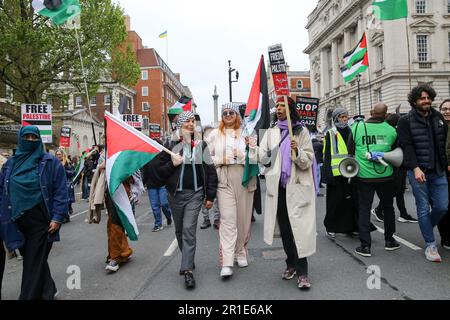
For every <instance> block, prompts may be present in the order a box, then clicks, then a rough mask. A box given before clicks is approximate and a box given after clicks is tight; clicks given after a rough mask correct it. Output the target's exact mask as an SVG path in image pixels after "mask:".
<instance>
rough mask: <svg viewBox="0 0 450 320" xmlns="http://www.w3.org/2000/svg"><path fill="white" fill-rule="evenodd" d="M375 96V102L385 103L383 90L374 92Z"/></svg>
mask: <svg viewBox="0 0 450 320" xmlns="http://www.w3.org/2000/svg"><path fill="white" fill-rule="evenodd" d="M374 94H375V102H382V101H383V93H382V92H381V88H380V89H377V90H375V91H374Z"/></svg>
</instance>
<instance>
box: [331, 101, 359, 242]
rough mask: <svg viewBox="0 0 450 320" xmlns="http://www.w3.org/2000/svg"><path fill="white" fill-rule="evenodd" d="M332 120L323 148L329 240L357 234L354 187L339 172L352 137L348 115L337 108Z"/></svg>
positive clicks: (345, 111) (356, 209) (356, 202)
mask: <svg viewBox="0 0 450 320" xmlns="http://www.w3.org/2000/svg"><path fill="white" fill-rule="evenodd" d="M332 118H333V123H334V127H333V128H332V129H330V130H329V131H328V132H327V134H326V137H325V143H324V148H323V150H324V152H323V155H324V159H323V174H324V177H323V179H324V181H325V183H326V184H327V197H326V215H325V221H324V225H325V228H326V230H327V235H328V237H330V238H334V237H335V235H336V233H347V234H349V235H352V233H354V232H357V231H358V221H357V218H358V201H357V200H356V196H355V195H356V190H355V185H354V183H353V182H350V183H349V181H348V179H347V178H344V177H343V176H342V175H341V172H340V171H339V164H340V163H341V161H342V160H344V159H345V158H346V157H348V151H347V142H348V140H349V137H350V135H351V129H350V126H349V125H348V112H347V110H345V109H343V108H337V109H335V110H334V112H333V115H332Z"/></svg>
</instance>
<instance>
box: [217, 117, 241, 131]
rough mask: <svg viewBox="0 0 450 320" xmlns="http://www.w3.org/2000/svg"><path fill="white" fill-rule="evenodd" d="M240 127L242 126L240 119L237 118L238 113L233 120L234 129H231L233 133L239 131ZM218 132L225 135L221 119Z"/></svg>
mask: <svg viewBox="0 0 450 320" xmlns="http://www.w3.org/2000/svg"><path fill="white" fill-rule="evenodd" d="M241 126H242V120H241V117H240V116H239V114H238V113H236V120H234V127H233V129H234V131H237V130H239V129H240V128H241ZM219 132H220V133H221V134H222V135H225V122H224V121H223V119H222V120H221V121H220V124H219Z"/></svg>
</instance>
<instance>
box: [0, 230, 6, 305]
mask: <svg viewBox="0 0 450 320" xmlns="http://www.w3.org/2000/svg"><path fill="white" fill-rule="evenodd" d="M5 258H6V252H5V247H4V246H3V240H2V239H1V238H0V300H2V282H3V272H4V271H5Z"/></svg>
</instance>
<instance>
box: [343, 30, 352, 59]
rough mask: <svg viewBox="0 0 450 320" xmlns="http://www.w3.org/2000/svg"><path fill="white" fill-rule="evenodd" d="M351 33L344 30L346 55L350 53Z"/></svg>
mask: <svg viewBox="0 0 450 320" xmlns="http://www.w3.org/2000/svg"><path fill="white" fill-rule="evenodd" d="M350 45H351V33H350V30H349V29H345V30H344V54H346V53H347V52H349V51H350V49H351V48H350Z"/></svg>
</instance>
